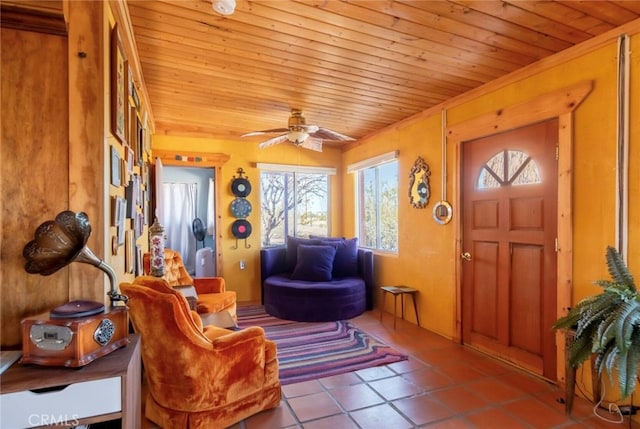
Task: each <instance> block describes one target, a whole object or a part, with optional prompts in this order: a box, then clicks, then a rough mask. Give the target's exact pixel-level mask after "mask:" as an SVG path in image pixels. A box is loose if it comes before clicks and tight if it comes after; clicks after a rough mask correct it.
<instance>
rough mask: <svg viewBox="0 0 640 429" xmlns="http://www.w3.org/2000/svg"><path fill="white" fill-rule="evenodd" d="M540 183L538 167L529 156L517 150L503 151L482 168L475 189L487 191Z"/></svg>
mask: <svg viewBox="0 0 640 429" xmlns="http://www.w3.org/2000/svg"><path fill="white" fill-rule="evenodd" d="M541 182H542V179H541V178H540V171H539V170H538V165H537V164H536V163H535V161H534V160H532V159H531V157H530V156H529V155H527V154H526V153H524V152H522V151H519V150H504V151H502V152H499V153H497V154H495V155H494V156H493V157H491V159H490V160H489V161H487V163H486V164H485V165H483V166H482V170H481V171H480V175H479V176H478V182H477V185H476V187H477V188H478V189H487V188H499V187H501V186H508V185H513V186H517V185H531V184H535V183H541Z"/></svg>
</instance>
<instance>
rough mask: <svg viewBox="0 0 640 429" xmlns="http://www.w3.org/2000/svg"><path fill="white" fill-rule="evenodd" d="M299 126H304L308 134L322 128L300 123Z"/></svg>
mask: <svg viewBox="0 0 640 429" xmlns="http://www.w3.org/2000/svg"><path fill="white" fill-rule="evenodd" d="M299 127H300V128H302V129H303V130H304V131H305V132H306V133H307V134H313V133H317V132H318V130H319V129H320V127H319V126H317V125H299Z"/></svg>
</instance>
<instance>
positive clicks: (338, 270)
mask: <svg viewBox="0 0 640 429" xmlns="http://www.w3.org/2000/svg"><path fill="white" fill-rule="evenodd" d="M322 244H324V245H328V246H333V247H335V248H336V257H335V259H334V261H333V272H332V276H333V277H335V278H343V277H357V276H358V237H355V238H351V239H349V240H346V239H343V240H327V241H323V242H322Z"/></svg>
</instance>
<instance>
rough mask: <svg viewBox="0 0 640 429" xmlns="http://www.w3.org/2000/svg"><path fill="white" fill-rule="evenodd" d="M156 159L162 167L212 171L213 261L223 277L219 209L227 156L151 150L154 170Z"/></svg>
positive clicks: (220, 216)
mask: <svg viewBox="0 0 640 429" xmlns="http://www.w3.org/2000/svg"><path fill="white" fill-rule="evenodd" d="M156 158H159V159H160V161H162V165H164V166H173V167H176V166H178V167H203V168H207V167H210V168H212V169H213V178H214V180H213V183H214V184H215V187H216V190H215V194H214V200H215V206H216V223H215V237H216V239H215V240H213V242H214V245H215V249H213V251H214V252H215V259H216V275H218V276H219V277H224V269H223V267H224V266H223V265H222V227H221V226H220V225H221V224H222V222H221V220H222V213H221V210H220V208H221V207H222V204H221V201H220V198H221V197H220V195H221V189H220V186H221V182H220V178H221V177H222V166H223V165H224V164H225V163H226V162H227V161H229V159H230V158H231V157H230V156H229V155H227V154H224V153H209V152H188V151H180V152H175V151H170V150H158V149H154V150H152V157H151V159H152V160H153V166H154V168H155V161H156ZM154 176H155V175H154ZM153 200H154V201H153V203H154V206H155V204H156V196H155V195H154V199H153Z"/></svg>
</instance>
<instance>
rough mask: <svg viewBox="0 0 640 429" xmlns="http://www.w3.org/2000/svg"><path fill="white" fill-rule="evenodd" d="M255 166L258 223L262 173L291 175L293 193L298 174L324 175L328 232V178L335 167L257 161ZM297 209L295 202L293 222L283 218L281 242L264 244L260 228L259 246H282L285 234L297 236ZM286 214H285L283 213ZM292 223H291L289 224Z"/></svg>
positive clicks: (329, 183)
mask: <svg viewBox="0 0 640 429" xmlns="http://www.w3.org/2000/svg"><path fill="white" fill-rule="evenodd" d="M257 167H258V170H259V174H260V176H259V177H260V224H261V225H262V215H263V214H262V206H263V198H262V197H263V180H262V177H263V174H265V173H273V174H281V175H283V176H284V177H285V180H288V179H286V176H287V175H291V176H292V183H293V189H294V194H295V193H296V192H297V186H298V176H299V175H324V176H325V177H326V186H327V188H326V196H325V199H326V207H325V208H326V213H327V229H326V232H325V234H328V233H329V231H330V230H331V229H330V219H331V191H332V190H331V180H330V176H332V175H335V174H336V169H335V168H332V167H318V166H293V165H288V164H267V163H257ZM294 198H295V196H294ZM298 213H299V210H298V204H295V206H294V208H293V216H294V220H295V221H294V222H288V221H287V220H286V219H285V220H284V226H283V228H284V229H285V230H284V231H283V234H284V235H283V237H282V239H283V243H277V244H269V245H265V243H264V241H263V232H264V231H262V230H261V233H260V247H261V248H269V247H278V246H284V245H285V244H286V237H287V235H291V236H299V235H298V234H299V231H298V221H299V215H298ZM285 216H286V214H285ZM292 223H293V225H291V224H292Z"/></svg>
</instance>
